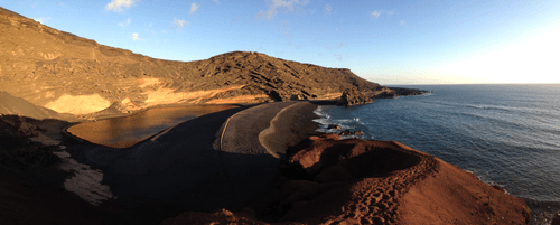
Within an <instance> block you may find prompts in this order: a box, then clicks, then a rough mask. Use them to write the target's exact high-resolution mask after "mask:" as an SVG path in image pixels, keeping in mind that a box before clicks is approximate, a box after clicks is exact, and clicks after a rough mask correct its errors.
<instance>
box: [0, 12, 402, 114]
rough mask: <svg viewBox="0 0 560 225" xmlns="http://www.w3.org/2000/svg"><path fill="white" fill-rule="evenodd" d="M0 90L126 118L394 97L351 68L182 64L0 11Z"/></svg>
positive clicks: (260, 60) (243, 54) (239, 60)
mask: <svg viewBox="0 0 560 225" xmlns="http://www.w3.org/2000/svg"><path fill="white" fill-rule="evenodd" d="M0 29H2V31H3V35H2V36H0V45H1V46H2V49H3V51H0V58H5V59H7V60H2V61H0V81H1V85H0V91H6V92H8V93H10V94H11V95H14V96H16V97H21V98H23V99H25V100H26V101H29V102H31V103H33V104H35V105H39V106H44V107H47V108H48V109H51V110H54V111H56V112H57V113H71V114H75V115H91V114H95V113H99V112H101V111H103V110H112V111H117V112H121V113H129V112H134V111H137V110H141V109H145V108H147V107H150V106H155V105H165V104H176V103H185V104H205V103H206V104H231V103H259V102H267V101H287V100H296V99H299V100H334V99H335V98H337V97H339V96H340V95H341V94H342V92H343V91H344V90H345V89H348V88H354V87H356V88H357V89H358V90H359V91H363V92H365V93H366V94H367V95H370V96H375V95H377V96H380V95H395V94H397V92H395V91H394V90H391V89H390V88H387V87H383V86H381V85H379V84H377V83H373V82H369V81H367V80H365V79H364V78H361V77H359V76H357V75H355V74H354V73H352V72H351V71H350V69H347V68H327V67H321V66H317V65H312V64H304V63H298V62H294V61H291V60H286V59H281V58H276V57H272V56H268V55H265V54H261V53H257V52H252V51H232V52H228V53H225V54H221V55H217V56H213V57H210V58H208V59H201V60H194V61H191V62H179V61H176V60H165V59H156V58H151V57H148V56H144V55H141V54H135V53H133V52H132V51H131V50H127V49H121V48H114V47H109V46H105V45H100V44H98V43H97V42H96V41H95V40H92V39H87V38H82V37H78V36H76V35H73V34H71V33H70V32H66V31H60V30H57V29H54V28H51V27H48V26H44V25H42V24H40V23H39V22H37V21H35V20H32V19H29V18H26V17H23V16H20V15H19V14H17V13H15V12H12V11H10V10H6V9H1V8H0Z"/></svg>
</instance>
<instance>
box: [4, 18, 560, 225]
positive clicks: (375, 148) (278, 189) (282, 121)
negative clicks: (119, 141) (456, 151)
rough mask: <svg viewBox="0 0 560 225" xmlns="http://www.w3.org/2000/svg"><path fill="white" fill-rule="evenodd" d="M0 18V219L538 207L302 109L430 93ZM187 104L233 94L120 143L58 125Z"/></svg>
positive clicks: (238, 54) (163, 220)
mask: <svg viewBox="0 0 560 225" xmlns="http://www.w3.org/2000/svg"><path fill="white" fill-rule="evenodd" d="M0 30H2V35H0V42H1V43H2V45H3V50H5V51H0V58H3V59H6V60H4V61H0V143H1V145H0V224H231V223H238V224H333V223H348V224H427V223H436V224H454V223H455V224H504V223H508V224H509V223H514V224H534V223H535V222H534V221H533V220H532V219H531V218H533V219H534V218H537V217H538V218H543V219H541V220H540V221H544V219H551V215H552V214H550V213H549V212H548V211H546V210H540V211H539V210H537V212H539V213H541V214H539V215H537V216H535V214H534V213H535V211H531V209H530V208H529V207H528V206H527V205H528V204H527V203H526V201H525V200H523V199H521V198H517V197H514V196H510V195H508V194H506V193H505V191H504V190H503V189H501V188H500V187H497V186H489V185H487V184H485V183H484V182H482V181H480V180H478V178H476V177H475V176H474V175H472V174H470V173H468V172H466V171H464V170H461V169H459V168H457V167H455V166H453V165H449V164H448V163H446V162H444V161H442V160H440V159H437V158H435V157H432V156H430V155H429V154H426V153H423V152H420V151H417V150H414V149H411V148H408V147H407V146H405V145H403V144H402V143H398V142H394V141H374V140H360V139H346V140H341V139H340V136H344V135H346V136H348V135H359V133H357V132H354V133H351V132H350V131H342V132H340V136H339V134H320V133H317V132H316V130H317V126H318V125H317V123H315V122H313V121H312V120H313V119H317V118H318V116H317V115H316V114H314V113H313V111H314V110H315V109H316V107H317V105H321V104H339V105H345V106H351V105H356V104H369V103H372V102H373V101H374V99H379V98H398V96H403V95H418V94H425V93H429V92H428V91H421V90H417V89H410V88H398V87H386V86H382V85H380V84H377V83H373V82H369V81H366V80H365V79H364V78H361V77H359V76H357V75H355V74H354V73H352V72H351V71H350V69H346V68H327V67H321V66H317V65H310V64H302V63H297V62H293V61H290V60H285V59H280V58H275V57H271V56H268V55H264V54H260V53H256V52H247V51H233V52H229V53H226V54H222V55H218V56H214V57H211V58H208V59H202V60H197V61H193V62H178V61H172V60H162V59H154V58H150V57H147V56H143V55H139V54H134V53H132V52H131V51H130V50H126V49H119V48H113V47H109V46H104V45H100V44H98V43H97V42H95V41H94V40H90V39H86V38H81V37H77V36H75V35H72V34H71V33H69V32H65V31H59V30H56V29H54V28H50V27H47V26H44V25H42V24H40V23H39V22H37V21H35V20H32V19H29V18H25V17H23V16H20V15H19V14H18V13H16V12H12V11H10V10H7V9H3V8H0ZM193 104H237V105H239V106H240V107H237V108H233V109H227V110H224V111H219V112H214V113H209V114H205V115H200V116H198V117H197V118H195V119H192V120H189V121H185V122H182V123H179V124H177V125H174V126H172V127H170V128H169V129H167V130H165V131H164V132H160V133H158V134H153V135H152V136H150V138H147V139H145V140H143V141H140V142H138V143H136V144H134V145H132V146H130V147H127V148H123V149H115V148H110V147H106V146H102V145H100V144H96V143H92V142H90V141H87V140H83V139H80V138H78V137H76V136H74V135H72V134H71V133H68V132H67V129H68V128H69V127H70V126H72V125H74V124H76V123H80V122H86V121H93V120H103V119H107V118H113V117H122V116H127V115H132V114H135V113H138V112H142V111H146V110H150V109H151V108H153V107H164V106H170V105H193ZM337 128H339V127H337V126H336V125H334V126H333V129H337ZM337 130H338V129H337ZM372 162H373V163H372ZM529 205H531V206H532V207H536V206H535V205H538V203H534V202H531V203H530V204H529ZM545 211H546V212H545ZM544 213H548V214H544ZM532 214H533V216H531V215H532ZM549 214H550V215H549ZM543 215H544V216H543ZM535 221H536V220H535ZM540 221H539V222H540ZM545 222H546V221H545Z"/></svg>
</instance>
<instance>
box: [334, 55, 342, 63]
mask: <svg viewBox="0 0 560 225" xmlns="http://www.w3.org/2000/svg"><path fill="white" fill-rule="evenodd" d="M334 56H335V57H336V60H338V61H339V62H342V55H334Z"/></svg>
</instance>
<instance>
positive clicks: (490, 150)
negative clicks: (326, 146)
mask: <svg viewBox="0 0 560 225" xmlns="http://www.w3.org/2000/svg"><path fill="white" fill-rule="evenodd" d="M400 87H409V88H418V89H420V90H427V91H434V93H429V94H425V95H418V96H401V97H400V98H398V99H376V100H375V101H374V103H372V104H366V105H355V106H333V105H322V106H319V107H318V108H317V110H316V111H315V112H316V113H317V114H318V115H320V116H321V117H322V118H321V119H317V120H315V121H316V122H319V123H320V124H321V125H320V126H319V129H318V131H321V132H340V131H335V130H327V125H328V124H333V123H336V124H341V125H342V130H345V129H348V130H350V131H354V130H361V131H363V132H364V134H363V135H357V136H349V138H352V137H358V138H362V139H375V140H394V141H398V142H401V143H403V144H405V145H407V146H409V147H411V148H414V149H417V150H420V151H423V152H427V153H429V154H431V155H432V156H435V157H438V158H440V159H442V160H445V161H447V162H449V163H451V164H453V165H455V166H458V167H460V168H462V169H464V170H468V171H472V172H473V173H474V174H475V175H476V176H478V177H479V178H480V179H481V180H483V181H485V182H486V183H488V184H491V185H499V186H502V187H504V188H505V189H506V190H507V192H508V193H509V194H511V195H514V196H518V197H523V198H530V199H535V200H541V201H560V84H542V85H541V84H499V85H497V84H492V85H490V84H483V85H481V84H476V85H474V84H472V85H404V86H400Z"/></svg>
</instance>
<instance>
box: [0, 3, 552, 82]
mask: <svg viewBox="0 0 560 225" xmlns="http://www.w3.org/2000/svg"><path fill="white" fill-rule="evenodd" d="M0 7H2V8H6V9H9V10H12V11H15V12H17V13H19V14H20V15H22V16H25V17H28V18H31V19H35V20H37V21H39V22H41V23H42V24H44V25H46V26H50V27H53V28H56V29H59V30H63V31H68V32H71V33H73V34H75V35H77V36H80V37H84V38H88V39H94V40H95V41H97V43H99V44H102V45H108V46H112V47H118V48H124V49H130V50H132V51H133V52H134V53H138V54H142V55H146V56H150V57H154V58H160V59H171V60H179V61H185V62H188V61H193V60H200V59H206V58H210V57H212V56H215V55H220V54H224V53H227V52H230V51H235V50H243V51H256V52H259V53H263V54H267V55H270V56H273V57H278V58H282V59H287V60H292V61H295V62H300V63H310V64H315V65H319V66H324V67H336V68H349V69H351V71H352V72H354V73H355V74H356V75H358V76H360V77H363V78H365V79H367V80H369V81H372V82H376V83H380V84H382V85H392V84H478V83H494V84H496V83H560V66H559V65H560V1H558V0H543V1H538V0H526V1H521V0H493V1H482V0H469V1H442V0H438V1H436V0H424V1H409V0H401V1H397V0H386V1H380V0H360V1H332V0H331V1H323V0H251V1H241V0H239V1H233V0H196V1H190V0H187V1H177V0H88V1H82V0H72V1H69V0H62V1H57V0H53V1H46V0H45V1H38V0H0ZM0 33H1V31H0Z"/></svg>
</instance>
